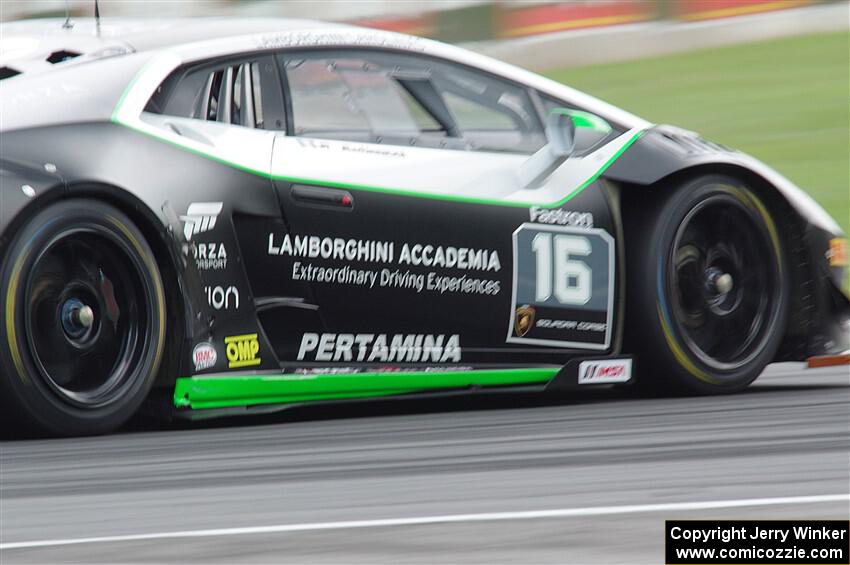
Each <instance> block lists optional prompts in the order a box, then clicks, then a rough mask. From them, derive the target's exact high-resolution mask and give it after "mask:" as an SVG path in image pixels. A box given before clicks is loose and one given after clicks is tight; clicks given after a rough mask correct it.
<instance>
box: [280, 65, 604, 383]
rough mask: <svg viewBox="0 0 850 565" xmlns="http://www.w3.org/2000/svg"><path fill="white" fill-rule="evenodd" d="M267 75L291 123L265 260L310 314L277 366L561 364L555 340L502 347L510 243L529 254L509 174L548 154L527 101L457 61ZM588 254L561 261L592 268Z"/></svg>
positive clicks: (517, 192) (522, 208) (508, 310)
mask: <svg viewBox="0 0 850 565" xmlns="http://www.w3.org/2000/svg"><path fill="white" fill-rule="evenodd" d="M278 65H279V68H280V71H281V76H282V78H283V80H284V83H285V85H286V93H285V97H286V101H287V107H288V109H289V111H288V122H289V123H288V124H287V131H286V132H285V134H284V133H283V132H282V133H280V134H279V135H277V136H276V138H275V142H274V149H273V157H272V174H273V177H274V178H275V185H276V189H277V192H278V195H279V198H280V201H281V206H282V210H283V214H284V218H285V222H286V224H287V227H288V231H281V232H279V233H269V234H268V245H267V248H266V251H267V253H268V255H269V258H270V261H272V262H276V268H275V271H276V272H279V273H282V278H283V279H284V280H285V281H286V282H287V284H288V283H291V282H292V281H298V282H299V283H307V284H308V285H309V286H310V289H311V300H312V301H313V302H314V304H315V306H316V307H317V309H318V314H319V318H320V320H321V327H320V328H317V329H310V330H309V331H304V332H302V334H301V336H300V338H297V339H296V340H295V343H293V344H292V345H291V346H289V348H288V350H285V351H281V352H280V354H281V357H282V359H283V360H284V362H285V363H292V364H294V365H297V366H301V365H309V364H320V365H321V364H332V363H345V364H354V363H362V364H369V365H375V364H377V365H382V366H383V365H387V366H397V365H400V364H403V365H407V364H414V365H416V366H422V365H424V366H442V365H445V364H458V363H460V364H462V363H470V364H481V363H513V362H520V361H525V362H527V361H528V357H529V355H537V356H538V359H539V360H540V362H544V361H545V360H546V359H547V356H548V357H549V358H552V357H553V355H554V356H557V353H558V349H563V348H564V346H563V345H562V344H559V343H558V341H557V340H549V341H550V342H551V343H544V344H545V345H550V346H554V348H551V347H550V348H540V347H534V346H531V347H529V345H527V344H523V343H514V342H515V341H516V340H512V339H511V337H512V336H511V335H507V337H506V334H510V332H506V330H507V329H508V328H509V327H511V325H512V324H515V321H514V317H515V314H516V311H517V304H516V301H517V300H518V299H517V297H516V295H515V290H516V287H517V286H518V285H517V282H516V281H517V273H516V272H515V260H514V255H515V253H516V251H515V248H516V245H517V239H518V237H519V239H520V240H521V242H522V244H523V245H524V246H525V247H529V245H526V243H527V242H526V241H525V239H526V238H525V235H523V234H520V235H519V236H517V235H516V234H515V232H518V231H522V230H521V229H520V228H521V226H522V225H523V224H524V223H527V222H528V221H529V218H530V216H529V206H528V205H527V204H526V203H524V202H523V193H524V192H526V190H525V189H526V187H524V186H523V185H522V182H521V177H520V175H519V174H518V172H519V171H520V170H521V168H522V165H523V163H525V161H526V160H527V159H528V157H529V156H530V155H531V154H532V153H534V152H535V151H537V150H538V149H540V148H541V147H542V146H543V145H544V144H545V135H544V133H543V125H542V121H541V114H540V112H539V110H538V107H537V106H535V100H534V98H533V94H532V93H531V92H530V91H529V90H527V89H526V88H524V87H522V86H519V85H516V84H512V83H510V82H508V81H504V80H501V79H499V78H496V77H493V76H490V75H487V74H485V73H482V72H477V71H474V70H471V69H467V68H465V67H461V66H459V65H450V64H448V63H445V62H441V61H436V60H432V59H428V58H425V57H416V56H412V55H401V54H391V53H386V52H380V51H370V50H344V51H340V50H337V51H330V50H315V51H297V52H290V53H281V54H280V55H279V60H278ZM541 188H542V189H543V190H541V192H540V193H541V194H543V193H545V188H546V187H535V190H540V189H541ZM532 219H533V216H532ZM585 227H587V226H585ZM569 229H570V228H561V230H562V231H569ZM536 231H539V230H535V229H530V230H529V229H526V230H525V233H526V235H527V233H531V234H532V235H534V233H536ZM546 231H552V230H546ZM564 237H567V238H569V236H567V235H565V236H564ZM538 239H539V238H538ZM543 239H545V237H544V238H543ZM541 241H542V239H541ZM541 245H542V244H541ZM600 245H604V242H602V243H600ZM585 247H587V248H585ZM585 247H582V248H580V249H579V248H575V249H573V250H572V252H573V253H574V254H576V255H579V254H583V255H586V256H591V255H593V253H592V252H595V257H598V258H599V259H600V260H602V259H603V255H604V253H602V252H601V251H600V250H597V249H591V248H590V247H591V244H590V243H588V244H587V245H586V246H585ZM523 249H524V248H523ZM532 253H534V250H533V249H531V248H530V247H529V249H528V250H527V251H523V252H522V255H523V256H525V257H531V254H532ZM574 263H575V261H574ZM576 264H577V263H576ZM582 264H584V263H582ZM574 266H575V265H574ZM597 267H599V266H597ZM532 268H533V267H532ZM605 269H606V272H607V265H605ZM561 274H563V273H561ZM531 276H534V274H533V273H532V275H531ZM583 282H585V281H584V279H582V278H580V277H579V278H575V277H574V278H572V279H569V280H568V281H567V282H565V283H564V285H562V286H570V285H572V286H571V288H572V287H575V286H576V285H578V284H580V283H583ZM587 284H589V283H587ZM601 284H607V281H603V283H601ZM523 288H524V286H523ZM603 294H604V293H603ZM545 299H546V297H543V301H544V302H545ZM568 299H569V298H568ZM602 299H605V297H603V298H602ZM553 331H554V332H555V333H556V334H557V333H558V332H563V331H564V330H563V329H555V330H553ZM545 333H546V332H545V331H544V332H543V334H545ZM513 337H517V336H516V332H514V333H513ZM520 337H522V336H520ZM543 341H546V340H545V339H544V340H543ZM562 341H564V340H562ZM559 345H561V347H559Z"/></svg>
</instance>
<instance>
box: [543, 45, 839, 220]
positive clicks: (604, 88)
mask: <svg viewBox="0 0 850 565" xmlns="http://www.w3.org/2000/svg"><path fill="white" fill-rule="evenodd" d="M544 74H546V75H548V76H549V77H551V78H553V79H555V80H558V81H561V82H563V83H566V84H568V85H570V86H572V87H574V88H577V89H579V90H582V91H584V92H587V93H589V94H592V95H594V96H596V97H598V98H601V99H602V100H605V101H607V102H610V103H612V104H614V105H616V106H619V107H621V108H624V109H626V110H628V111H630V112H632V113H634V114H637V115H638V116H641V117H643V118H645V119H647V120H649V121H651V122H655V123H666V124H672V125H676V126H679V127H683V128H685V129H690V130H694V131H697V132H699V133H701V134H702V135H703V136H704V137H706V138H707V139H711V140H713V141H716V142H719V143H722V144H724V145H727V146H729V147H734V148H735V149H740V150H741V151H744V152H746V153H749V154H750V155H752V156H754V157H756V158H758V159H760V160H761V161H763V162H765V163H767V164H768V165H770V166H771V167H773V168H774V169H776V170H777V171H779V172H780V173H782V174H783V175H785V176H786V177H788V178H789V179H790V180H792V181H793V182H795V183H796V184H797V185H798V186H800V187H801V188H802V189H804V190H806V191H808V192H809V194H811V195H812V196H813V197H814V198H815V199H816V200H817V201H818V202H819V203H820V204H821V205H822V206H823V207H824V208H825V209H826V210H827V211H828V212H829V213H830V214H831V215H832V216H833V217H834V218H835V219H836V220H837V221H838V223H839V224H840V225H841V227H842V228H843V229H844V231H845V232H848V231H850V34H848V33H846V32H841V33H829V34H817V35H805V36H797V37H790V38H783V39H777V40H771V41H764V42H759V43H749V44H743V45H735V46H731V47H722V48H715V49H706V50H701V51H694V52H690V53H683V54H676V55H669V56H664V57H657V58H652V59H643V60H638V61H629V62H623V63H614V64H606V65H595V66H592V67H578V68H570V69H563V70H557V71H551V72H549V73H544Z"/></svg>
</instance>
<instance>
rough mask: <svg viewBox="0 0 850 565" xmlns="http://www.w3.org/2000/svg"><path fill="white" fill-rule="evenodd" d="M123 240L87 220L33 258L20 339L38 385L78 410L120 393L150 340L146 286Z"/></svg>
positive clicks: (134, 375) (133, 375) (134, 374)
mask: <svg viewBox="0 0 850 565" xmlns="http://www.w3.org/2000/svg"><path fill="white" fill-rule="evenodd" d="M143 273H144V268H143V266H142V265H141V263H140V260H139V258H138V255H137V254H136V253H135V252H134V251H133V249H132V248H131V247H130V246H129V245H128V243H127V242H126V241H125V240H124V239H123V238H122V237H120V236H119V235H118V234H116V233H114V232H113V231H112V230H111V229H109V228H106V227H104V226H102V225H99V224H96V223H92V224H85V225H77V226H74V227H73V228H70V229H66V230H64V231H62V232H61V233H59V234H57V235H56V236H54V237H53V238H52V239H51V240H50V242H49V243H48V244H47V245H46V246H44V248H43V249H42V250H41V252H40V253H39V254H38V256H37V257H36V258H35V260H34V262H33V265H32V268H31V270H30V273H29V276H28V280H27V286H26V289H27V290H26V292H25V304H26V307H25V311H24V312H25V325H26V335H27V339H28V343H29V347H30V351H31V353H32V359H33V362H34V364H35V366H36V369H37V370H38V372H39V374H40V375H41V377H42V380H43V382H44V383H46V384H47V385H48V387H49V388H50V389H51V390H52V391H53V392H54V393H55V394H56V395H57V396H58V397H59V398H60V399H61V400H62V401H64V402H67V403H70V404H72V405H77V406H80V407H83V408H92V407H97V406H102V405H105V404H108V403H110V402H112V401H114V400H116V399H117V398H119V397H121V396H122V395H124V394H125V393H126V392H127V391H128V390H129V389H130V388H132V385H133V383H134V382H135V381H136V380H137V377H138V368H139V365H140V360H141V359H142V357H143V355H144V350H145V341H146V339H147V338H148V337H149V336H148V330H149V329H150V320H151V314H150V311H149V310H148V307H147V306H148V304H149V303H150V302H149V299H148V297H149V285H146V284H145V281H146V278H145V276H144V274H143Z"/></svg>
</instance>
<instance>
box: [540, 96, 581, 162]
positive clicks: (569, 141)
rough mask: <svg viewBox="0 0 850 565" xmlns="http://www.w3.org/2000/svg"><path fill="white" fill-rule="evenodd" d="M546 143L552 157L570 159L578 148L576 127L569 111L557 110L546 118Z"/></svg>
mask: <svg viewBox="0 0 850 565" xmlns="http://www.w3.org/2000/svg"><path fill="white" fill-rule="evenodd" d="M546 141H547V144H548V145H549V146H550V152H551V153H552V155H556V156H558V157H564V158H566V157H569V156H570V155H572V153H573V150H574V149H575V146H576V125H575V122H574V121H573V116H572V114H571V113H570V111H569V110H564V109H561V108H556V109H555V110H552V112H551V113H550V114H549V116H548V117H547V118H546Z"/></svg>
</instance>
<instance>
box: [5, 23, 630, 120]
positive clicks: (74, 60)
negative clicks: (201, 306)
mask: <svg viewBox="0 0 850 565" xmlns="http://www.w3.org/2000/svg"><path fill="white" fill-rule="evenodd" d="M64 23H65V20H64V19H63V18H53V19H43V20H27V21H18V22H8V23H3V24H0V37H1V38H2V40H0V80H2V85H3V91H4V95H3V96H2V97H0V106H6V108H3V109H4V110H7V111H6V112H4V113H5V114H6V116H3V118H4V119H3V120H2V123H0V129H2V128H9V129H12V128H16V127H25V126H26V125H28V124H29V125H33V124H35V123H36V122H37V123H64V122H66V121H69V120H71V119H74V120H77V121H80V120H98V119H106V118H108V117H109V116H110V115H111V111H112V109H113V108H114V107H115V104H116V102H117V101H118V99H119V97H120V96H122V94H123V93H125V90H126V88H127V85H128V84H129V83H130V81H131V80H133V78H134V77H137V73H138V72H140V69H142V68H143V66H144V65H145V64H146V63H147V62H148V61H152V60H153V59H157V58H163V57H166V58H168V57H170V58H171V59H170V60H171V61H174V60H177V61H192V60H198V59H202V58H205V57H217V56H222V55H224V54H227V53H229V52H240V51H252V50H256V49H258V48H261V49H274V48H284V47H301V46H316V47H318V46H326V47H331V46H339V45H346V46H348V45H352V46H360V47H366V46H372V47H380V48H390V49H401V50H404V51H411V52H421V53H424V54H430V55H433V56H436V57H439V58H445V59H447V60H451V61H455V62H459V63H461V64H466V65H470V66H473V67H477V68H480V69H482V70H485V71H487V72H491V73H494V74H496V75H500V76H504V77H507V78H510V79H512V80H515V81H517V82H520V83H523V84H526V85H528V86H530V87H532V88H537V89H539V90H540V91H542V92H544V93H547V92H548V93H549V94H552V95H554V96H556V97H563V98H565V99H568V100H571V101H572V103H574V104H577V105H578V106H580V107H584V108H586V109H587V110H588V111H590V112H592V113H596V114H598V115H600V116H602V117H603V118H604V119H606V120H608V121H610V122H614V123H620V124H623V125H625V124H630V125H629V127H634V126H635V124H645V123H646V122H645V121H644V120H641V119H640V118H637V117H636V116H633V115H631V114H629V113H628V112H626V111H624V110H622V109H620V108H616V107H614V106H611V105H609V104H605V103H603V102H601V101H599V100H596V99H595V98H593V97H592V96H589V95H587V94H584V93H581V92H578V91H575V90H573V89H570V88H568V87H566V86H564V85H562V84H558V83H555V82H554V81H552V80H550V79H547V78H544V77H542V76H540V75H536V74H534V73H530V72H528V71H525V70H523V69H519V68H517V67H513V66H512V65H508V64H506V63H503V62H500V61H496V60H494V59H490V58H489V57H485V56H483V55H480V54H477V53H474V52H472V51H468V50H466V49H462V48H459V47H456V46H451V45H446V44H442V43H439V42H434V41H430V40H427V39H424V38H418V37H414V36H407V35H404V34H397V33H392V32H385V31H379V30H374V29H366V28H362V27H356V26H350V25H345V24H335V23H328V22H319V21H313V20H298V19H285V18H221V17H216V18H169V19H162V18H158V19H153V18H133V19H131V18H123V19H122V18H104V19H102V20H101V24H100V29H99V30H98V27H97V25H96V23H95V21H94V19H93V18H85V19H74V20H72V22H71V23H72V24H73V26H72V27H67V26H64V25H63V24H64ZM89 62H97V64H96V65H89V64H87V63H89ZM58 63H61V64H58ZM170 70H173V69H170ZM170 70H169V72H170ZM18 75H22V77H21V78H27V77H29V80H26V81H23V82H22V81H20V80H18V78H13V79H12V80H10V81H8V82H7V80H5V79H8V78H10V77H17V76H18ZM162 78H165V77H164V76H163V77H160V79H162ZM70 92H73V93H74V94H75V97H74V99H73V100H72V98H71V97H70V96H69V93H70ZM58 99H62V100H63V104H62V105H61V111H60V110H58V109H56V108H57V107H58V106H59V105H57V104H56V100H58ZM84 99H86V100H84ZM13 106H14V107H13ZM51 109H52V110H51ZM12 110H14V111H12ZM48 110H50V111H48ZM14 115H19V117H18V118H16V119H12V118H11V117H10V116H14Z"/></svg>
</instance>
